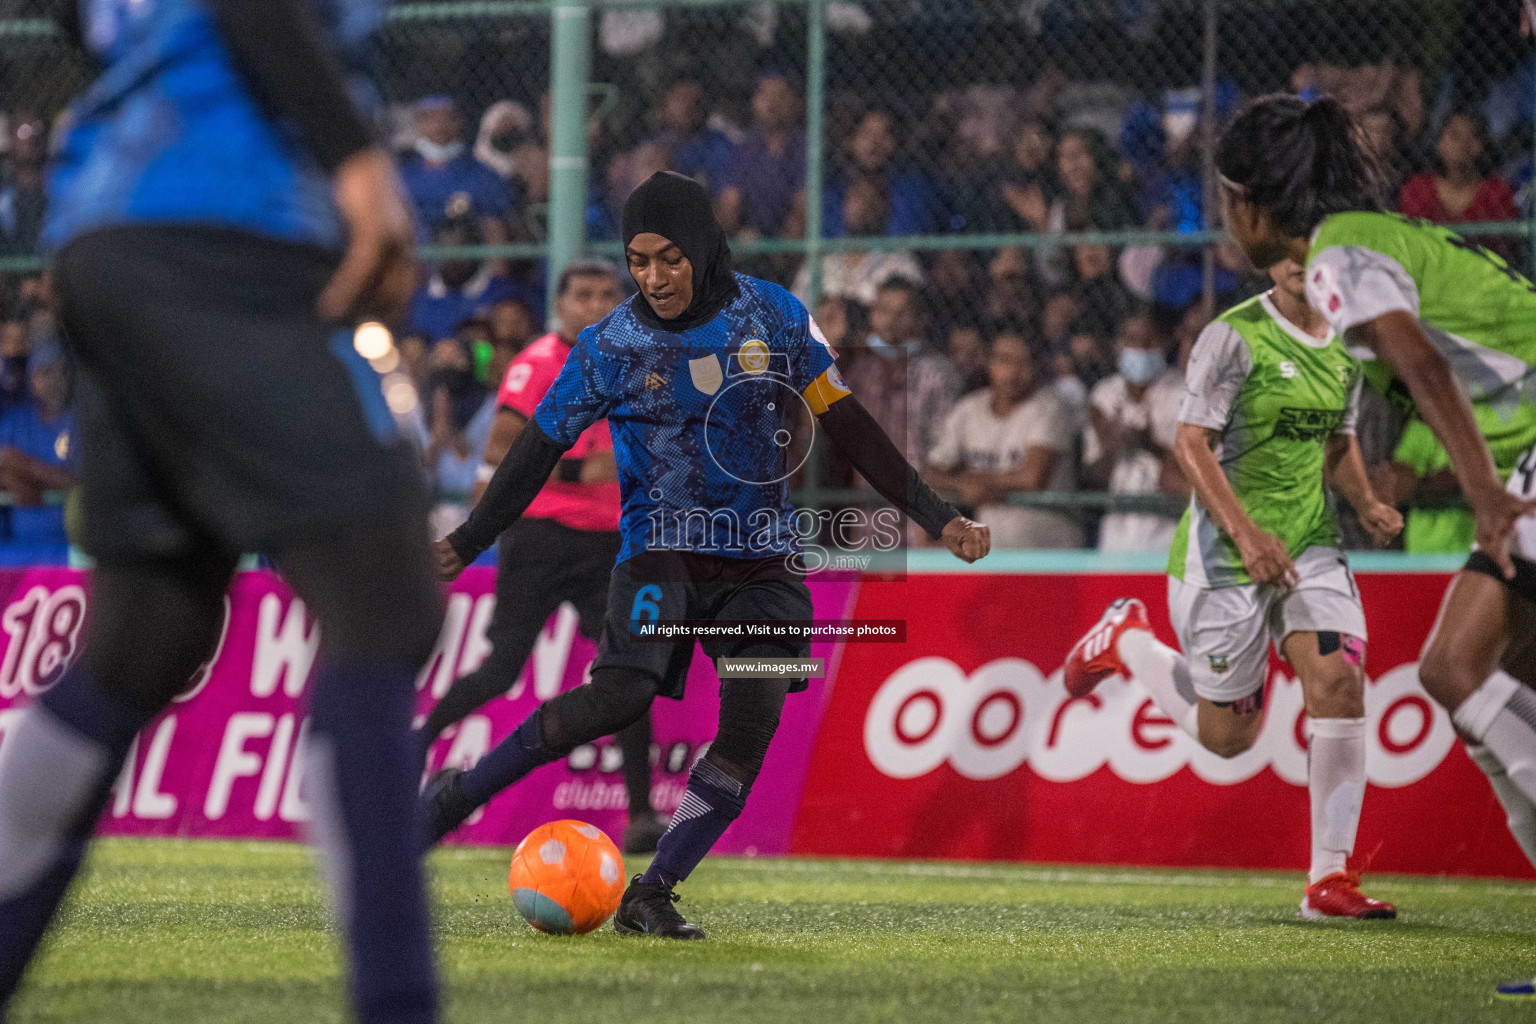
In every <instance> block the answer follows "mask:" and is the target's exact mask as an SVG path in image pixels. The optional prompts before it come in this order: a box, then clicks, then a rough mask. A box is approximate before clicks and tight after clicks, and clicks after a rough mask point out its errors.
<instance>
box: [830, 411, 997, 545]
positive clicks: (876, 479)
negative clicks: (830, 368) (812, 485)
mask: <svg viewBox="0 0 1536 1024" xmlns="http://www.w3.org/2000/svg"><path fill="white" fill-rule="evenodd" d="M817 422H819V423H820V424H821V426H822V429H824V430H826V432H827V436H828V437H830V438H831V439H832V443H833V444H835V445H837V447H838V449H839V450H840V451H842V453H843V454H844V455H845V456H846V457H847V458H848V461H849V462H851V463H853V468H854V469H857V470H858V471H859V472H860V473H862V474H863V475H864V479H866V480H868V481H869V483H870V486H872V487H874V489H875V490H876V491H877V492H879V494H880V496H881V497H882V498H884V499H885V500H886V501H888V502H890V503H891V505H893V506H894V507H896V508H899V509H901V510H902V511H904V512H905V513H906V514H907V516H908V517H909V518H911V520H912V521H913V522H914V523H916V524H917V525H918V526H921V527H922V528H923V530H924V532H926V533H927V534H928V536H930V537H932V538H933V539H934V540H941V541H943V542H944V546H945V547H947V548H948V549H949V550H950V551H951V552H953V553H954V554H955V555H956V556H957V557H959V558H961V559H964V560H965V561H967V562H974V561H976V560H977V559H978V558H983V557H985V556H986V554H987V552H988V551H990V550H992V531H991V530H990V529H989V528H988V527H987V526H986V525H985V524H984V523H978V522H974V521H972V520H970V519H967V518H966V517H965V516H962V515H961V514H960V512H959V511H958V510H957V509H956V508H955V507H954V506H953V505H951V504H950V503H949V502H947V501H945V500H944V499H943V498H941V497H939V496H938V495H937V494H934V493H933V489H932V488H930V487H929V486H928V485H927V484H926V483H924V482H923V478H922V477H921V476H919V475H918V472H917V470H915V469H913V468H912V465H911V463H909V462H907V460H906V457H905V456H904V455H902V454H901V451H900V450H899V449H898V448H897V447H896V445H895V443H894V442H892V441H891V438H890V436H889V435H888V434H886V432H885V431H884V430H883V429H881V427H880V424H879V423H877V422H876V421H875V418H874V417H873V416H871V415H870V414H869V410H867V409H865V408H864V406H862V405H860V404H859V400H858V399H857V398H854V397H853V396H852V395H846V394H845V395H844V396H843V397H841V398H839V399H838V400H837V401H835V402H834V403H833V404H832V405H831V406H829V407H828V408H827V411H826V412H824V413H822V414H821V415H820V416H819V417H818V418H817Z"/></svg>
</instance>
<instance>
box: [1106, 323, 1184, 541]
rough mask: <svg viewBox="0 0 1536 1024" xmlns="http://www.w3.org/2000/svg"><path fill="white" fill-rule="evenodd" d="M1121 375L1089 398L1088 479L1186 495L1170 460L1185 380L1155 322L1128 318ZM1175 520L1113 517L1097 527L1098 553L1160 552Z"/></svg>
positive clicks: (1120, 346) (1117, 488)
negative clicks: (1169, 358)
mask: <svg viewBox="0 0 1536 1024" xmlns="http://www.w3.org/2000/svg"><path fill="white" fill-rule="evenodd" d="M1115 350H1116V357H1117V358H1116V372H1115V373H1113V374H1111V375H1110V376H1108V377H1106V378H1104V379H1103V380H1101V381H1099V383H1098V385H1097V386H1095V387H1094V389H1093V392H1092V394H1090V395H1089V397H1088V426H1087V429H1086V430H1084V432H1083V480H1084V482H1085V483H1086V484H1087V486H1089V487H1092V488H1094V489H1096V490H1106V491H1108V492H1109V493H1111V494H1173V495H1178V496H1180V497H1183V496H1186V495H1188V493H1189V487H1188V485H1187V484H1186V483H1185V481H1184V475H1183V474H1182V473H1181V472H1180V471H1179V467H1178V463H1177V462H1176V461H1175V460H1174V458H1173V436H1174V433H1175V432H1176V431H1177V429H1178V425H1179V403H1180V402H1181V401H1182V398H1183V392H1184V376H1183V374H1181V373H1180V372H1179V371H1178V370H1177V369H1174V368H1171V367H1169V365H1168V354H1167V346H1166V345H1165V344H1164V341H1163V338H1162V335H1161V334H1160V333H1159V331H1158V329H1157V324H1156V323H1155V322H1154V321H1153V319H1152V316H1151V315H1150V314H1148V313H1145V312H1140V313H1137V314H1136V315H1134V316H1132V317H1130V318H1128V319H1127V320H1125V322H1124V323H1122V324H1121V325H1120V330H1119V332H1118V334H1117V336H1116V338H1115ZM1177 525H1178V520H1177V519H1176V518H1175V517H1172V516H1163V515H1155V514H1152V513H1144V512H1111V513H1109V514H1107V515H1105V516H1104V519H1103V522H1102V523H1101V524H1100V526H1099V550H1100V551H1162V550H1167V548H1168V545H1169V544H1170V543H1171V542H1172V540H1173V533H1174V529H1175V528H1176V527H1177Z"/></svg>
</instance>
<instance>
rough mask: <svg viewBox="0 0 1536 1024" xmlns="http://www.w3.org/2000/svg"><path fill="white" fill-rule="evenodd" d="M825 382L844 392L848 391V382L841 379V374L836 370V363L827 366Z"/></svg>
mask: <svg viewBox="0 0 1536 1024" xmlns="http://www.w3.org/2000/svg"><path fill="white" fill-rule="evenodd" d="M827 383H828V384H831V385H832V386H833V387H834V388H836V389H837V390H839V391H842V392H844V393H845V394H846V393H847V391H848V382H847V381H845V380H843V375H842V374H841V373H838V372H837V364H836V363H833V364H832V365H831V366H829V367H827Z"/></svg>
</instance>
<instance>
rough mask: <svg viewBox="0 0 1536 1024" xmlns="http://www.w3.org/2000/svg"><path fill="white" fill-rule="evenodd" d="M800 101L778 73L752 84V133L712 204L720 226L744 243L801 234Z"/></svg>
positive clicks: (738, 149)
mask: <svg viewBox="0 0 1536 1024" xmlns="http://www.w3.org/2000/svg"><path fill="white" fill-rule="evenodd" d="M801 106H802V104H801V102H800V96H799V94H798V93H797V92H796V91H795V87H794V86H793V85H792V84H791V83H790V81H789V78H788V76H786V75H785V74H783V73H781V72H770V73H768V74H764V75H762V76H760V77H759V78H758V80H757V90H756V91H755V92H754V93H753V94H752V118H753V125H752V130H751V131H750V132H748V133H747V136H746V138H745V139H743V140H742V141H741V144H740V145H738V146H737V147H736V152H735V153H734V154H733V155H732V159H731V169H730V173H729V174H728V175H727V176H726V183H725V188H724V189H722V190H721V192H720V197H719V199H717V200H716V202H715V213H716V216H717V217H718V218H719V220H720V226H721V227H723V228H725V230H726V232H727V233H729V234H731V235H738V236H742V237H746V238H754V237H758V238H762V237H766V238H798V237H800V236H801V235H802V234H804V230H805V132H804V131H803V130H802V129H801V128H800V111H801Z"/></svg>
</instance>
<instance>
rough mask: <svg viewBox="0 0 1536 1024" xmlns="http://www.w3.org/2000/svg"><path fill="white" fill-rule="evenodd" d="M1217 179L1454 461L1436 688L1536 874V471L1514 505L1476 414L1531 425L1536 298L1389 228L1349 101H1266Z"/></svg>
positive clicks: (1241, 236) (1520, 479) (1515, 283)
mask: <svg viewBox="0 0 1536 1024" xmlns="http://www.w3.org/2000/svg"><path fill="white" fill-rule="evenodd" d="M1216 166H1217V169H1218V171H1219V172H1220V176H1221V186H1222V201H1223V208H1224V212H1225V216H1226V223H1227V225H1228V227H1229V228H1230V229H1231V231H1232V234H1233V235H1234V237H1236V239H1237V241H1238V243H1239V244H1240V245H1241V246H1242V247H1243V249H1244V250H1245V251H1246V252H1247V254H1248V256H1249V258H1250V259H1252V260H1253V261H1254V262H1255V263H1256V264H1257V265H1259V266H1267V265H1269V264H1271V263H1273V262H1274V261H1276V260H1278V259H1281V258H1287V257H1288V258H1290V259H1293V260H1295V261H1297V262H1299V263H1305V265H1306V267H1307V282H1306V286H1307V298H1308V301H1309V302H1310V303H1311V305H1312V306H1313V307H1314V308H1316V309H1317V311H1318V312H1319V313H1321V314H1322V315H1323V316H1324V317H1326V318H1327V320H1328V323H1329V325H1330V326H1331V327H1332V328H1333V330H1334V331H1335V332H1337V333H1338V334H1340V335H1341V336H1345V337H1346V338H1347V340H1348V341H1349V342H1350V344H1351V345H1357V344H1358V345H1363V346H1365V347H1367V348H1369V349H1370V350H1371V351H1372V352H1373V353H1374V355H1375V356H1376V358H1377V359H1379V360H1380V361H1381V363H1382V365H1383V367H1384V369H1385V370H1388V371H1390V375H1391V377H1392V378H1393V379H1394V380H1395V381H1396V386H1397V387H1398V388H1400V389H1406V391H1407V392H1408V395H1409V397H1411V399H1412V402H1413V405H1414V406H1415V408H1416V409H1417V412H1418V415H1419V416H1421V417H1422V418H1423V420H1424V422H1425V423H1427V424H1428V425H1429V426H1430V428H1431V429H1432V430H1433V431H1434V433H1435V436H1436V437H1437V438H1438V439H1439V441H1440V443H1441V444H1442V445H1444V447H1445V450H1446V452H1447V454H1448V455H1449V457H1450V463H1451V467H1452V468H1453V469H1454V470H1455V473H1456V477H1457V480H1458V481H1459V483H1460V485H1461V491H1462V493H1463V494H1464V495H1465V496H1466V498H1467V501H1468V502H1469V503H1470V504H1471V506H1472V513H1473V516H1474V517H1475V519H1476V523H1477V550H1476V551H1474V552H1473V554H1472V557H1471V558H1470V559H1469V560H1468V562H1467V564H1466V567H1465V568H1464V569H1463V570H1462V571H1461V572H1460V573H1458V574H1457V575H1456V577H1455V579H1454V580H1453V581H1452V583H1451V585H1450V588H1449V589H1448V590H1447V591H1446V595H1445V599H1444V601H1443V603H1442V605H1441V609H1440V617H1439V620H1438V622H1437V623H1436V625H1435V630H1434V632H1433V634H1432V635H1431V637H1430V639H1429V643H1428V645H1427V646H1426V647H1425V650H1424V655H1423V657H1422V658H1421V660H1420V663H1419V678H1420V681H1421V682H1422V683H1423V685H1424V688H1425V689H1426V690H1427V691H1428V692H1429V693H1430V695H1431V696H1433V697H1434V698H1435V699H1436V700H1437V701H1439V702H1440V704H1441V705H1442V706H1443V707H1445V708H1446V710H1447V711H1449V712H1450V713H1451V720H1452V722H1453V723H1454V724H1455V726H1456V729H1457V732H1458V733H1460V735H1461V736H1462V738H1463V739H1464V740H1465V741H1466V743H1467V746H1468V749H1469V752H1470V753H1471V755H1472V758H1473V760H1475V761H1476V762H1477V764H1478V765H1479V766H1480V767H1481V768H1482V769H1483V771H1484V772H1485V773H1486V774H1487V775H1488V778H1489V780H1490V781H1491V783H1492V784H1493V788H1494V791H1495V792H1496V793H1497V794H1498V797H1499V800H1500V802H1501V803H1502V804H1503V805H1504V807H1505V810H1506V811H1507V812H1508V816H1509V824H1510V830H1511V831H1512V832H1513V833H1514V835H1515V838H1516V840H1517V841H1519V843H1520V845H1521V847H1522V848H1523V849H1524V850H1525V852H1526V855H1527V856H1528V857H1531V858H1532V862H1533V863H1536V691H1533V690H1532V689H1530V688H1529V687H1528V686H1527V685H1523V684H1522V682H1521V681H1520V679H1519V678H1517V673H1518V674H1520V675H1523V676H1525V678H1526V681H1527V682H1529V681H1530V680H1531V678H1533V675H1532V674H1531V673H1526V672H1522V671H1521V666H1519V665H1516V664H1515V663H1514V662H1513V661H1512V660H1511V659H1512V657H1514V655H1513V654H1512V652H1514V651H1515V650H1516V649H1517V648H1519V647H1522V646H1524V644H1525V641H1527V640H1528V639H1529V635H1528V634H1529V632H1530V626H1529V621H1530V620H1529V618H1528V616H1529V612H1530V608H1531V606H1530V604H1529V599H1532V598H1536V516H1533V515H1532V513H1533V511H1536V501H1533V500H1531V498H1532V495H1533V493H1536V454H1532V453H1528V454H1527V455H1526V456H1525V457H1524V458H1522V459H1521V460H1520V461H1519V462H1518V463H1517V465H1516V467H1515V470H1514V472H1513V473H1511V474H1510V476H1509V480H1508V482H1507V489H1506V484H1505V482H1503V481H1501V480H1500V478H1499V474H1498V470H1497V468H1496V466H1495V464H1494V460H1493V458H1492V456H1491V454H1490V452H1489V448H1488V444H1487V443H1486V441H1485V440H1484V438H1483V436H1482V432H1481V431H1480V430H1479V427H1478V424H1477V421H1476V420H1475V419H1474V417H1473V413H1472V409H1471V407H1470V405H1469V403H1468V398H1469V396H1470V398H1472V399H1475V400H1476V401H1478V402H1482V403H1487V404H1489V405H1490V406H1492V407H1493V408H1494V409H1495V410H1501V411H1503V412H1505V413H1506V414H1508V415H1510V416H1513V415H1514V413H1515V411H1516V410H1517V409H1518V408H1519V406H1520V405H1521V404H1523V403H1528V402H1530V401H1531V400H1532V399H1533V396H1536V369H1533V363H1536V290H1533V288H1532V285H1531V283H1530V282H1529V281H1527V280H1526V279H1525V278H1524V277H1522V276H1521V275H1520V274H1518V273H1516V272H1515V271H1514V270H1513V269H1511V268H1510V267H1509V266H1508V264H1506V263H1505V261H1504V260H1503V259H1501V258H1500V257H1498V256H1496V255H1493V254H1492V253H1489V252H1488V251H1486V250H1484V249H1482V248H1480V247H1478V246H1475V245H1472V244H1470V243H1468V242H1466V241H1464V240H1462V239H1461V238H1459V237H1458V236H1456V235H1455V234H1454V233H1452V232H1450V231H1448V230H1446V229H1445V228H1441V227H1435V226H1433V225H1430V224H1426V223H1421V222H1418V221H1411V220H1407V219H1405V218H1402V217H1398V216H1393V215H1391V214H1386V213H1382V212H1380V204H1379V200H1378V195H1379V190H1378V185H1377V183H1378V181H1379V180H1380V175H1379V173H1378V171H1377V167H1376V164H1375V160H1374V158H1373V157H1372V156H1371V154H1370V150H1369V148H1368V147H1367V146H1366V145H1365V144H1364V142H1363V140H1362V138H1361V136H1360V133H1359V131H1358V130H1357V129H1356V128H1355V126H1354V125H1353V123H1352V122H1351V121H1350V118H1349V116H1348V114H1346V113H1345V111H1344V109H1343V107H1341V106H1340V105H1339V104H1338V103H1337V102H1336V101H1334V100H1331V99H1322V100H1318V101H1317V102H1315V103H1310V104H1309V103H1306V102H1304V101H1302V100H1300V99H1297V98H1296V97H1293V96H1269V97H1265V98H1263V99H1260V100H1257V101H1255V102H1254V103H1252V104H1250V105H1249V106H1248V107H1247V108H1246V109H1245V110H1244V111H1243V112H1242V113H1241V114H1240V115H1239V116H1238V117H1237V119H1236V120H1234V121H1233V123H1232V125H1231V126H1230V127H1228V128H1227V130H1226V131H1225V132H1224V133H1223V135H1222V139H1221V142H1220V144H1219V146H1218V147H1217V153H1216ZM1384 375H1385V374H1384ZM1511 669H1512V670H1514V671H1510V670H1511Z"/></svg>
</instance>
